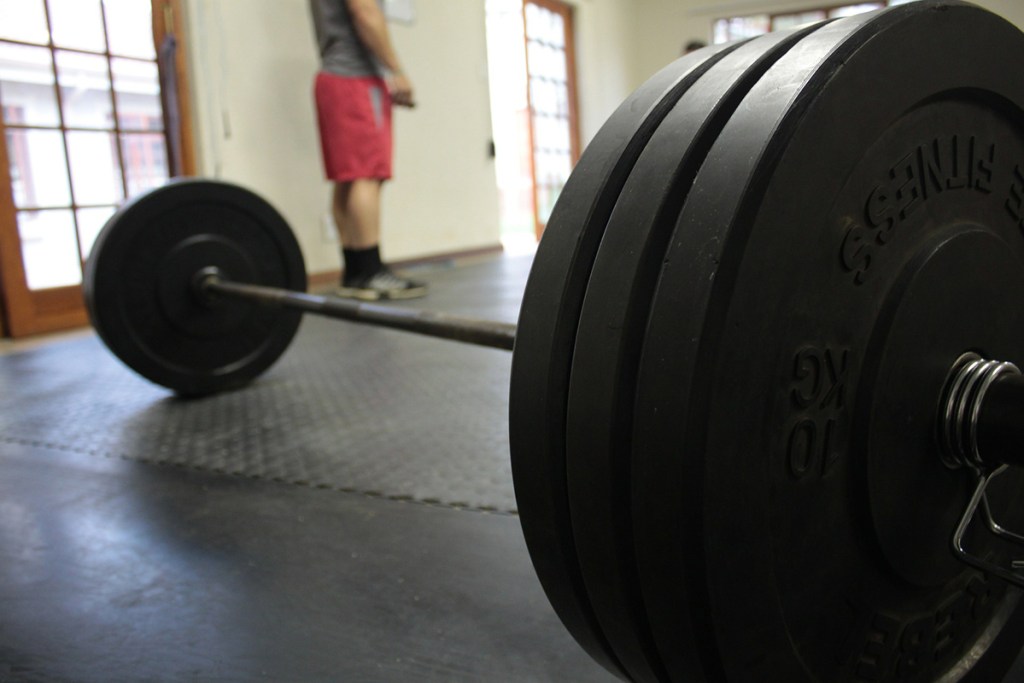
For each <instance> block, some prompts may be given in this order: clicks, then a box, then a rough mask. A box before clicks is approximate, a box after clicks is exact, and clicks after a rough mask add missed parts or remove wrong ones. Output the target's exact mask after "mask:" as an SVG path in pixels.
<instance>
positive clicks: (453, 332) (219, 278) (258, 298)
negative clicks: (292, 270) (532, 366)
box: [196, 271, 516, 351]
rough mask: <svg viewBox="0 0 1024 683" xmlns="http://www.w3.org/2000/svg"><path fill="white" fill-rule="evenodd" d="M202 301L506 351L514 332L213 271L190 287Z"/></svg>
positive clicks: (457, 317) (487, 322)
mask: <svg viewBox="0 0 1024 683" xmlns="http://www.w3.org/2000/svg"><path fill="white" fill-rule="evenodd" d="M196 287H197V289H198V292H199V294H200V295H202V296H210V295H214V296H222V297H230V298H234V299H244V300H246V301H251V302H254V303H257V304H260V305H263V306H272V307H284V308H292V309H298V310H301V311H305V312H307V313H315V314H317V315H323V316H327V317H329V318H338V319H340V320H349V321H352V322H357V323H364V324H369V325H375V326H378V327H388V328H391V329H396V330H405V331H406V332H415V333H416V334H422V335H426V336H428V337H439V338H441V339H449V340H452V341H458V342H464V343H466V344H474V345H476V346H487V347H490V348H494V349H505V350H506V351H511V350H512V346H513V345H514V343H515V339H516V326H515V324H513V323H502V322H496V321H493V320H482V319H480V318H471V317H468V316H461V315H453V314H451V313H442V312H438V311H428V310H419V309H415V308H400V307H397V306H381V305H378V304H372V303H364V302H357V301H350V300H346V299H339V298H336V297H327V296H318V295H315V294H306V293H305V292H293V291H291V290H287V289H279V288H277V287H264V286H260V285H250V284H243V283H239V282H232V281H230V280H228V279H226V278H225V277H224V276H223V275H222V274H220V273H219V272H216V271H212V272H211V271H201V272H200V274H199V277H198V280H197V282H196Z"/></svg>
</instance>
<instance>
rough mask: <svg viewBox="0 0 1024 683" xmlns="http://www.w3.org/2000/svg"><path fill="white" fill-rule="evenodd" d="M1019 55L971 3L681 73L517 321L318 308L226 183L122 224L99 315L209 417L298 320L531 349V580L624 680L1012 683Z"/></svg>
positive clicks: (546, 247) (1022, 128)
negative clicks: (215, 395) (210, 400)
mask: <svg viewBox="0 0 1024 683" xmlns="http://www.w3.org/2000/svg"><path fill="white" fill-rule="evenodd" d="M1022 62H1024V36H1022V34H1021V33H1020V31H1019V30H1018V29H1016V28H1015V27H1013V26H1011V25H1010V24H1008V23H1007V22H1006V21H1004V20H1002V19H1000V18H998V17H996V16H995V15H993V14H991V13H988V12H986V11H983V10H980V9H978V8H976V7H974V6H971V5H968V4H965V3H960V2H955V1H947V0H923V1H922V2H918V3H912V4H909V5H904V6H899V7H894V8H890V9H888V10H885V11H881V12H876V13H870V14H866V15H859V16H857V17H851V18H847V19H842V20H837V21H834V22H826V23H823V24H819V25H815V26H811V27H805V28H800V29H795V30H792V31H788V32H782V33H778V34H773V35H770V36H765V37H762V38H758V39H754V40H751V41H740V42H737V43H731V44H727V45H722V46H715V47H712V48H709V49H706V50H704V51H700V52H697V53H694V54H692V55H689V56H686V57H684V58H682V59H680V60H678V61H677V62H675V63H673V64H672V65H669V66H668V67H666V68H665V69H664V70H662V71H661V72H659V73H658V74H656V75H655V76H654V77H652V78H651V79H650V80H649V81H648V82H647V83H646V84H644V85H643V86H641V88H640V89H638V90H637V91H636V92H635V93H634V94H633V95H631V96H630V97H629V98H628V99H627V100H626V101H625V102H624V103H623V105H622V106H620V107H619V109H617V110H616V111H615V112H614V113H613V115H612V116H611V117H610V118H609V120H608V122H607V123H606V124H605V126H604V127H603V128H602V129H601V130H600V131H599V132H598V134H597V135H596V136H595V137H594V139H593V140H592V141H591V142H590V144H589V145H588V147H587V149H586V150H585V152H584V154H583V156H582V158H581V159H580V162H579V164H578V165H577V167H576V169H575V171H574V172H573V174H572V176H571V177H570V178H569V180H568V182H567V184H566V186H565V188H564V189H563V191H562V194H561V196H560V199H559V201H558V203H557V205H556V206H555V209H554V212H553V213H552V216H551V219H550V221H549V224H548V229H547V232H546V233H545V236H544V238H543V239H542V241H541V244H540V246H539V248H538V252H537V255H536V257H535V260H534V265H533V268H532V270H531V272H530V277H529V281H528V283H527V287H526V291H525V293H524V297H523V305H522V309H521V311H520V317H519V322H518V325H516V326H511V325H508V324H504V323H491V322H488V321H481V320H474V319H464V318H453V317H451V316H449V315H447V314H434V313H429V312H426V311H420V310H415V311H408V310H404V309H399V308H392V307H391V306H378V305H372V306H367V305H366V304H352V303H350V302H340V301H335V300H333V299H331V298H330V297H316V296H313V295H308V294H305V293H304V290H305V287H306V282H305V270H304V266H303V264H302V258H301V253H300V251H299V249H298V246H297V244H296V243H295V239H294V236H293V235H292V234H291V231H290V229H289V228H288V226H287V224H286V223H285V222H284V220H283V219H282V218H281V217H280V215H279V214H278V213H277V212H276V211H275V210H274V209H273V208H272V207H270V205H269V204H267V203H266V202H265V201H263V200H262V199H260V198H258V197H257V196H255V195H254V194H252V193H250V192H248V191H246V190H243V189H242V188H238V187H235V186H231V185H227V184H225V183H215V182H209V181H178V182H174V183H171V184H169V185H167V186H166V187H164V188H161V189H159V190H155V191H153V192H151V193H150V194H148V195H145V196H143V197H139V198H136V199H134V200H132V201H131V202H129V203H128V204H126V205H125V206H124V207H122V209H120V210H119V211H118V212H117V213H116V214H115V215H114V217H113V218H112V219H111V221H110V222H108V224H107V226H106V227H105V228H104V230H103V232H102V233H101V235H100V237H99V238H98V239H97V242H96V246H95V247H94V249H93V253H92V255H91V256H90V258H89V262H88V263H87V266H86V277H85V287H84V289H85V294H86V301H87V304H88V308H89V311H90V315H91V317H92V320H93V323H94V325H95V326H96V329H97V331H98V332H99V334H100V336H101V338H103V340H104V341H105V342H106V343H107V345H108V346H110V347H111V350H112V351H113V352H114V353H115V355H117V356H118V357H119V358H121V359H122V360H123V361H124V362H125V363H126V364H128V365H129V367H132V368H133V369H135V370H136V371H138V372H139V373H140V374H142V375H143V376H145V377H147V378H149V379H151V380H153V381H156V382H158V383H161V384H163V385H165V386H168V387H170V388H172V389H174V390H175V391H178V392H179V393H184V394H203V393H210V392H214V391H219V390H222V389H225V388H230V387H234V386H238V385H240V384H244V383H245V382H247V381H249V380H251V379H253V378H254V377H256V376H258V375H259V374H260V373H261V372H263V371H264V370H265V369H266V368H267V367H269V366H270V365H271V364H272V363H273V362H274V360H275V359H276V358H277V357H278V356H279V355H280V354H281V353H283V351H284V349H285V348H287V345H288V343H289V341H290V340H291V338H292V336H293V335H294V334H295V331H296V330H297V328H298V323H299V318H300V315H301V313H302V312H311V313H319V314H324V315H329V316H330V317H339V318H346V319H353V320H356V321H362V322H369V323H371V324H381V325H385V326H391V327H399V328H401V329H405V330H407V331H414V332H421V331H422V332H424V333H426V334H432V335H435V336H444V337H447V338H457V339H460V340H463V341H470V343H483V344H484V345H489V346H494V347H497V348H505V349H508V348H511V349H512V352H513V356H512V378H511V390H510V414H509V420H510V425H509V433H510V441H511V451H512V469H513V477H514V479H515V487H516V498H517V504H518V508H519V513H520V519H521V522H522V526H523V531H524V536H525V538H526V542H527V546H528V548H529V551H530V554H531V558H532V560H533V562H534V566H535V568H536V570H537V574H538V576H539V578H540V580H541V583H542V585H543V587H544V590H545V592H546V594H547V595H548V597H549V599H550V601H551V603H552V606H553V607H554V609H555V611H556V612H557V613H558V615H559V617H560V618H561V619H562V621H563V623H564V624H565V625H566V627H567V628H568V629H569V631H570V632H571V633H572V635H573V636H574V637H575V638H576V640H577V641H578V642H579V643H580V645H581V646H582V647H583V648H584V649H585V650H586V651H587V652H588V653H590V654H591V655H592V656H593V657H594V658H595V660H597V661H598V662H599V663H601V664H602V665H603V666H605V667H606V668H607V669H609V670H610V671H612V672H613V673H615V674H617V675H619V676H621V677H623V678H627V679H630V680H635V681H730V682H731V681H764V680H786V681H851V682H852V681H910V680H913V681H931V680H934V681H938V680H942V681H954V680H955V681H968V680H977V681H991V680H999V679H1001V677H1002V676H1003V675H1004V674H1005V672H1006V671H1007V670H1008V668H1009V666H1010V664H1011V663H1012V661H1013V659H1014V658H1015V657H1016V655H1017V653H1018V652H1019V650H1020V646H1021V643H1022V642H1024V610H1022V609H1018V602H1019V593H1018V592H1017V589H1016V588H1012V589H1011V588H1010V586H1014V587H1019V586H1021V584H1022V576H1024V572H1022V568H1021V562H1020V561H1019V560H1017V559H1016V558H1015V557H1013V554H1012V551H1013V550H1014V549H1015V548H1016V547H1017V546H1018V545H1020V542H1021V536H1020V535H1019V534H1018V533H1017V530H1020V529H1022V528H1024V510H1022V509H1021V506H1020V505H1019V498H1020V495H1021V493H1022V492H1024V477H1022V476H1021V471H1020V470H1021V468H1020V467H1019V465H1020V464H1021V461H1022V457H1024V456H1022V453H1021V451H1020V449H1019V447H1018V446H1019V444H1020V443H1022V439H1021V437H1022V436H1024V434H1022V431H1024V426H1022V422H1024V421H1022V420H1021V419H1020V417H1021V415H1022V410H1024V380H1022V379H1021V377H1020V374H1019V373H1018V372H1017V371H1016V368H1015V366H1013V365H1011V364H1009V363H1007V362H1005V361H1004V359H1005V360H1019V359H1022V358H1024V316H1021V315H1020V312H1019V311H1020V303H1019V302H1020V301H1021V300H1024V82H1022V80H1021V79H1020V78H1019V74H1020V73H1021V72H1022V69H1024V63H1022ZM380 309H386V311H384V310H380ZM413 321H415V322H413ZM467 329H468V330H470V331H471V334H468V335H467V333H466V331H467ZM477 333H480V334H481V335H482V339H481V338H479V337H477V336H476V335H477ZM990 359H998V360H990ZM979 511H980V514H981V517H982V518H983V519H982V520H981V521H982V523H978V522H976V521H975V517H976V513H978V512H979ZM1004 524H1005V526H1004ZM986 527H987V530H988V532H991V533H987V532H986Z"/></svg>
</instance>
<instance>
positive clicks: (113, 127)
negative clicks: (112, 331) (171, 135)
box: [0, 0, 183, 336]
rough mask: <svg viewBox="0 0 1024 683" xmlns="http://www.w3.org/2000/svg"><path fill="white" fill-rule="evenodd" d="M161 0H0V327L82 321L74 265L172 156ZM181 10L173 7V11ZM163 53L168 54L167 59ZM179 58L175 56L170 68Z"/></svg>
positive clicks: (166, 15)
mask: <svg viewBox="0 0 1024 683" xmlns="http://www.w3.org/2000/svg"><path fill="white" fill-rule="evenodd" d="M175 5H176V2H172V1H171V0H0V8H2V11H3V15H4V21H3V22H2V24H0V105H2V118H0V132H2V133H3V135H2V136H0V293H2V295H3V296H2V301H3V314H4V315H3V321H4V330H3V332H4V333H5V334H6V335H9V336H25V335H29V334H36V333H40V332H47V331H52V330H58V329H64V328H69V327H76V326H80V325H84V324H86V323H87V316H86V313H85V310H84V305H83V302H82V292H81V284H82V268H83V263H84V261H85V259H86V258H87V256H88V254H89V251H90V249H91V248H92V244H93V242H94V240H95V239H96V236H97V235H98V233H99V231H100V229H101V228H102V227H103V224H104V223H105V222H106V220H107V219H108V218H109V217H110V216H111V214H113V212H114V211H115V210H116V208H117V206H119V205H120V204H121V203H122V202H123V201H124V200H125V199H126V198H128V197H131V196H133V195H135V194H138V193H139V192H142V191H145V190H147V189H149V188H152V187H155V186H158V185H161V184H163V183H164V182H166V181H167V179H168V178H169V177H170V176H171V175H172V173H173V172H174V171H175V170H177V169H175V168H172V165H171V157H172V154H171V152H172V151H173V152H175V155H176V156H180V154H178V152H179V151H180V150H177V149H175V150H171V149H170V148H169V146H168V126H167V124H166V121H167V120H168V118H172V120H177V117H176V116H175V117H168V116H167V115H166V113H165V109H164V102H163V101H162V98H161V63H160V62H161V57H164V58H168V57H169V59H170V60H171V61H167V62H166V64H165V66H164V69H163V71H164V72H166V70H167V65H170V64H172V62H173V61H174V60H175V55H174V54H173V53H174V50H173V45H171V54H170V55H168V54H166V53H165V54H162V55H161V54H158V49H157V46H158V45H161V46H162V47H164V48H166V47H167V46H166V45H164V44H163V41H162V39H163V37H164V36H166V35H168V34H172V33H173V25H174V22H175V17H174V14H173V10H174V9H175ZM179 14H180V13H179ZM165 61H166V60H165ZM180 66H183V63H181V62H180V61H179V68H180Z"/></svg>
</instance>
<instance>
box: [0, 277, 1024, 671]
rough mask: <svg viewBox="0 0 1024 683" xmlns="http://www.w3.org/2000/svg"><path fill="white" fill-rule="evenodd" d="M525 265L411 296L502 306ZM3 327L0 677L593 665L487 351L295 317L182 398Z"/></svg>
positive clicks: (505, 315) (505, 367)
mask: <svg viewBox="0 0 1024 683" xmlns="http://www.w3.org/2000/svg"><path fill="white" fill-rule="evenodd" d="M529 265H530V262H529V259H528V258H523V257H518V258H513V257H494V258H487V259H479V260H475V261H470V262H462V263H459V264H449V265H447V266H434V267H431V268H429V269H423V270H420V271H417V272H416V276H417V277H421V278H422V279H425V280H427V281H428V282H429V283H430V285H431V288H432V291H431V294H430V296H429V297H427V298H426V299H424V300H421V301H417V302H413V303H412V304H411V305H414V306H423V307H429V308H434V309H438V310H447V311H452V312H457V313H462V314H467V315H476V316H481V317H486V318H493V319H496V320H503V321H509V322H514V321H515V319H516V316H517V313H518V309H519V302H520V298H521V295H522V290H523V286H524V284H525V280H526V275H527V272H528V269H529ZM4 344H5V346H0V352H2V353H0V389H2V391H0V683H13V682H19V683H20V682H33V683H35V682H37V681H68V682H72V681H73V682H75V683H86V682H93V681H95V682H97V683H99V682H103V683H109V682H112V681H175V682H180V681H257V680H266V681H488V682H500V681H510V682H512V681H515V682H519V681H523V682H534V681H538V682H539V681H559V682H562V681H579V682H590V681H594V682H599V681H612V680H615V679H614V678H613V677H612V676H611V675H610V674H608V673H607V672H605V671H604V670H603V669H601V668H600V667H599V666H598V665H597V664H595V663H593V662H592V661H591V660H590V659H589V658H588V657H587V656H586V655H585V654H584V652H583V651H582V650H581V649H580V648H579V647H578V646H577V645H576V644H575V643H574V642H573V640H572V638H571V637H570V636H569V634H568V632H567V631H566V630H565V629H564V628H563V627H562V625H561V624H560V623H559V621H558V619H557V617H556V616H555V614H554V612H553V611H552V610H551V607H550V606H549V604H548V602H547V600H546V598H545V597H544V594H543V592H542V590H541V588H540V585H539V583H538V581H537V579H536V576H535V575H534V573H533V569H532V566H531V564H530V560H529V556H528V554H527V551H526V547H525V545H524V543H523V539H522V534H521V531H520V528H519V520H518V518H517V517H516V516H515V496H514V493H513V488H512V477H511V472H510V465H509V454H508V442H507V429H508V423H507V408H508V405H507V403H508V397H507V392H508V377H509V366H510V358H511V357H510V355H509V354H508V353H506V352H503V351H497V350H492V349H483V348H477V347H471V346H465V345H461V344H456V343H452V342H446V341H441V340H435V339H428V338H422V337H417V336H414V335H409V334H406V333H402V332H396V331H391V330H383V329H376V328H370V327H365V326H356V325H352V324H348V323H342V322H337V321H333V320H325V319H321V318H317V317H315V316H306V317H305V319H304V321H303V324H302V327H301V329H300V332H299V335H298V336H297V338H296V340H295V342H294V343H293V344H292V346H291V347H290V348H289V349H288V351H287V352H286V353H285V355H284V356H283V357H282V359H281V360H280V361H279V362H278V363H277V364H276V365H275V366H274V367H273V368H271V369H270V370H269V371H268V372H267V373H266V374H265V375H263V376H262V377H260V378H259V379H258V380H256V381H255V382H254V383H253V384H251V385H250V386H248V387H246V388H244V389H241V390H237V391H233V392H229V393H225V394H221V395H217V396H213V397H208V398H204V399H200V400H182V399H178V398H175V397H174V396H173V395H171V394H170V393H168V392H167V391H165V390H164V389H162V388H160V387H157V386H154V385H151V384H149V383H148V382H146V381H145V380H143V379H141V378H139V377H138V376H136V375H134V374H133V373H132V372H130V371H129V370H127V369H126V368H125V367H124V366H122V365H121V364H120V363H119V362H118V361H117V360H116V359H114V358H113V357H112V356H111V355H110V354H109V353H108V352H107V351H106V349H105V348H104V347H103V345H102V344H101V342H100V341H99V340H98V339H97V338H96V337H95V335H93V334H92V333H91V332H88V331H83V332H81V333H76V334H72V335H70V336H62V337H60V338H57V339H49V340H45V341H43V342H41V343H32V344H29V345H27V346H26V345H24V344H20V343H19V344H11V343H9V342H5V343H4ZM1007 680H1008V681H1016V680H1024V668H1022V667H1021V666H1020V663H1018V667H1017V669H1016V673H1015V674H1011V676H1010V677H1009V678H1008V679H1007Z"/></svg>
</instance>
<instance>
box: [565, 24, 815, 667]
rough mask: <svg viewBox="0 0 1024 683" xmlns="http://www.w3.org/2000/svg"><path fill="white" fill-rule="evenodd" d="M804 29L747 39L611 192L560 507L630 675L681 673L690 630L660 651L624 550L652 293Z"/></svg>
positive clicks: (588, 301)
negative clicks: (748, 112)
mask: <svg viewBox="0 0 1024 683" xmlns="http://www.w3.org/2000/svg"><path fill="white" fill-rule="evenodd" d="M811 30H814V29H813V28H811V29H803V30H800V31H787V32H780V33H775V34H770V35H768V36H764V37H762V38H759V39H757V40H754V41H751V42H749V43H747V44H745V45H743V46H741V47H739V48H738V49H736V50H735V51H733V52H731V53H730V54H729V55H727V56H725V57H723V58H722V59H721V60H719V61H718V62H717V63H716V64H714V65H713V66H712V67H711V68H710V69H708V70H707V72H706V73H704V74H703V75H702V76H701V77H700V79H699V80H698V81H697V82H696V83H694V84H693V85H692V86H691V87H690V88H689V89H688V90H687V91H686V93H685V94H683V96H682V97H681V98H680V99H679V101H678V102H676V104H675V106H674V107H673V109H672V111H671V112H669V114H668V115H667V116H666V117H665V119H664V120H663V121H662V122H661V124H660V125H659V126H658V129H657V131H656V132H655V133H654V135H653V136H652V137H651V140H650V142H649V143H648V144H647V147H645V148H644V151H643V153H642V154H641V155H640V158H639V159H638V160H637V163H636V165H635V166H634V168H633V170H632V172H631V173H630V175H629V178H628V180H627V181H626V184H625V185H624V187H623V189H622V192H621V193H620V194H619V199H618V202H617V203H616V205H615V208H614V210H613V211H612V214H611V217H610V219H609V220H608V225H607V227H606V228H605V231H604V236H603V237H602V238H601V244H600V247H599V248H598V252H597V256H596V259H595V261H594V266H593V269H592V271H591V274H590V279H589V281H588V283H587V290H586V295H585V298H584V302H583V308H582V310H581V312H580V319H579V330H578V332H577V334H576V345H575V350H574V353H573V356H572V374H571V380H570V387H569V406H568V412H567V422H566V461H567V472H568V486H569V503H570V511H571V515H572V524H573V531H574V537H575V540H576V548H577V552H578V555H579V562H580V567H581V569H582V572H583V578H584V581H585V583H586V586H587V593H588V596H589V597H590V602H591V604H592V605H593V607H594V610H595V613H596V615H597V618H598V621H599V623H600V624H601V628H602V630H603V631H604V633H605V634H606V636H607V638H608V640H609V642H610V644H611V645H612V648H613V649H614V650H615V653H616V656H617V658H618V660H619V661H620V662H621V663H622V665H623V668H624V669H625V670H626V671H627V672H628V673H629V674H630V676H631V677H632V679H633V680H638V681H640V680H642V681H654V680H665V679H666V678H667V675H666V671H680V670H682V669H683V668H684V666H685V662H686V661H688V660H692V652H693V651H694V647H693V646H691V645H687V644H686V643H689V642H692V640H693V636H692V634H684V633H678V634H677V636H676V639H675V641H676V642H675V644H674V646H673V647H672V648H670V649H668V650H666V651H663V652H661V653H660V655H659V653H658V652H657V649H656V647H655V645H654V641H653V640H652V638H651V635H650V630H649V628H648V626H647V617H646V613H645V610H644V606H643V599H642V596H641V592H640V587H639V583H638V578H637V571H636V558H635V555H634V552H633V530H632V523H631V516H630V514H629V496H630V491H629V472H630V443H629V442H630V436H631V432H632V411H633V395H634V390H635V378H636V370H637V366H638V364H639V356H640V349H641V345H642V341H643V335H644V332H645V331H646V327H647V326H646V320H647V312H648V307H649V304H650V298H651V295H652V293H653V290H654V285H655V283H656V282H657V276H658V273H659V271H660V266H661V261H662V258H663V256H664V253H665V249H666V247H667V243H668V239H669V237H670V236H671V232H672V227H673V226H674V224H675V219H676V217H677V216H678V214H679V210H680V207H681V206H682V204H683V202H684V201H685V200H686V196H687V193H688V191H689V188H690V185H691V183H692V182H693V178H694V176H695V175H696V174H697V170H698V169H699V168H700V164H701V162H702V161H703V159H704V156H705V154H706V153H707V151H708V149H709V148H710V147H711V145H712V143H713V142H714V141H715V139H716V138H717V136H718V134H719V132H720V131H721V129H722V127H723V126H724V125H725V122H726V121H728V119H729V116H730V115H731V114H732V112H733V110H734V109H735V108H736V106H737V104H738V103H739V102H740V101H741V100H742V98H743V96H744V95H745V94H746V93H747V91H748V90H750V88H751V87H752V86H753V85H754V84H755V83H756V82H757V80H758V79H759V78H760V77H761V75H762V74H763V73H764V72H765V71H766V70H767V69H768V67H769V66H771V64H772V63H773V62H774V61H775V60H776V59H778V58H779V57H780V56H781V55H783V54H784V53H785V52H786V50H788V49H789V48H790V47H791V46H792V45H793V44H794V43H795V42H796V41H797V40H799V39H800V37H801V36H803V35H804V34H805V33H807V32H808V31H811ZM662 659H666V660H671V661H670V662H669V663H668V664H662V661H661V660H662ZM691 670H692V668H691Z"/></svg>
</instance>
